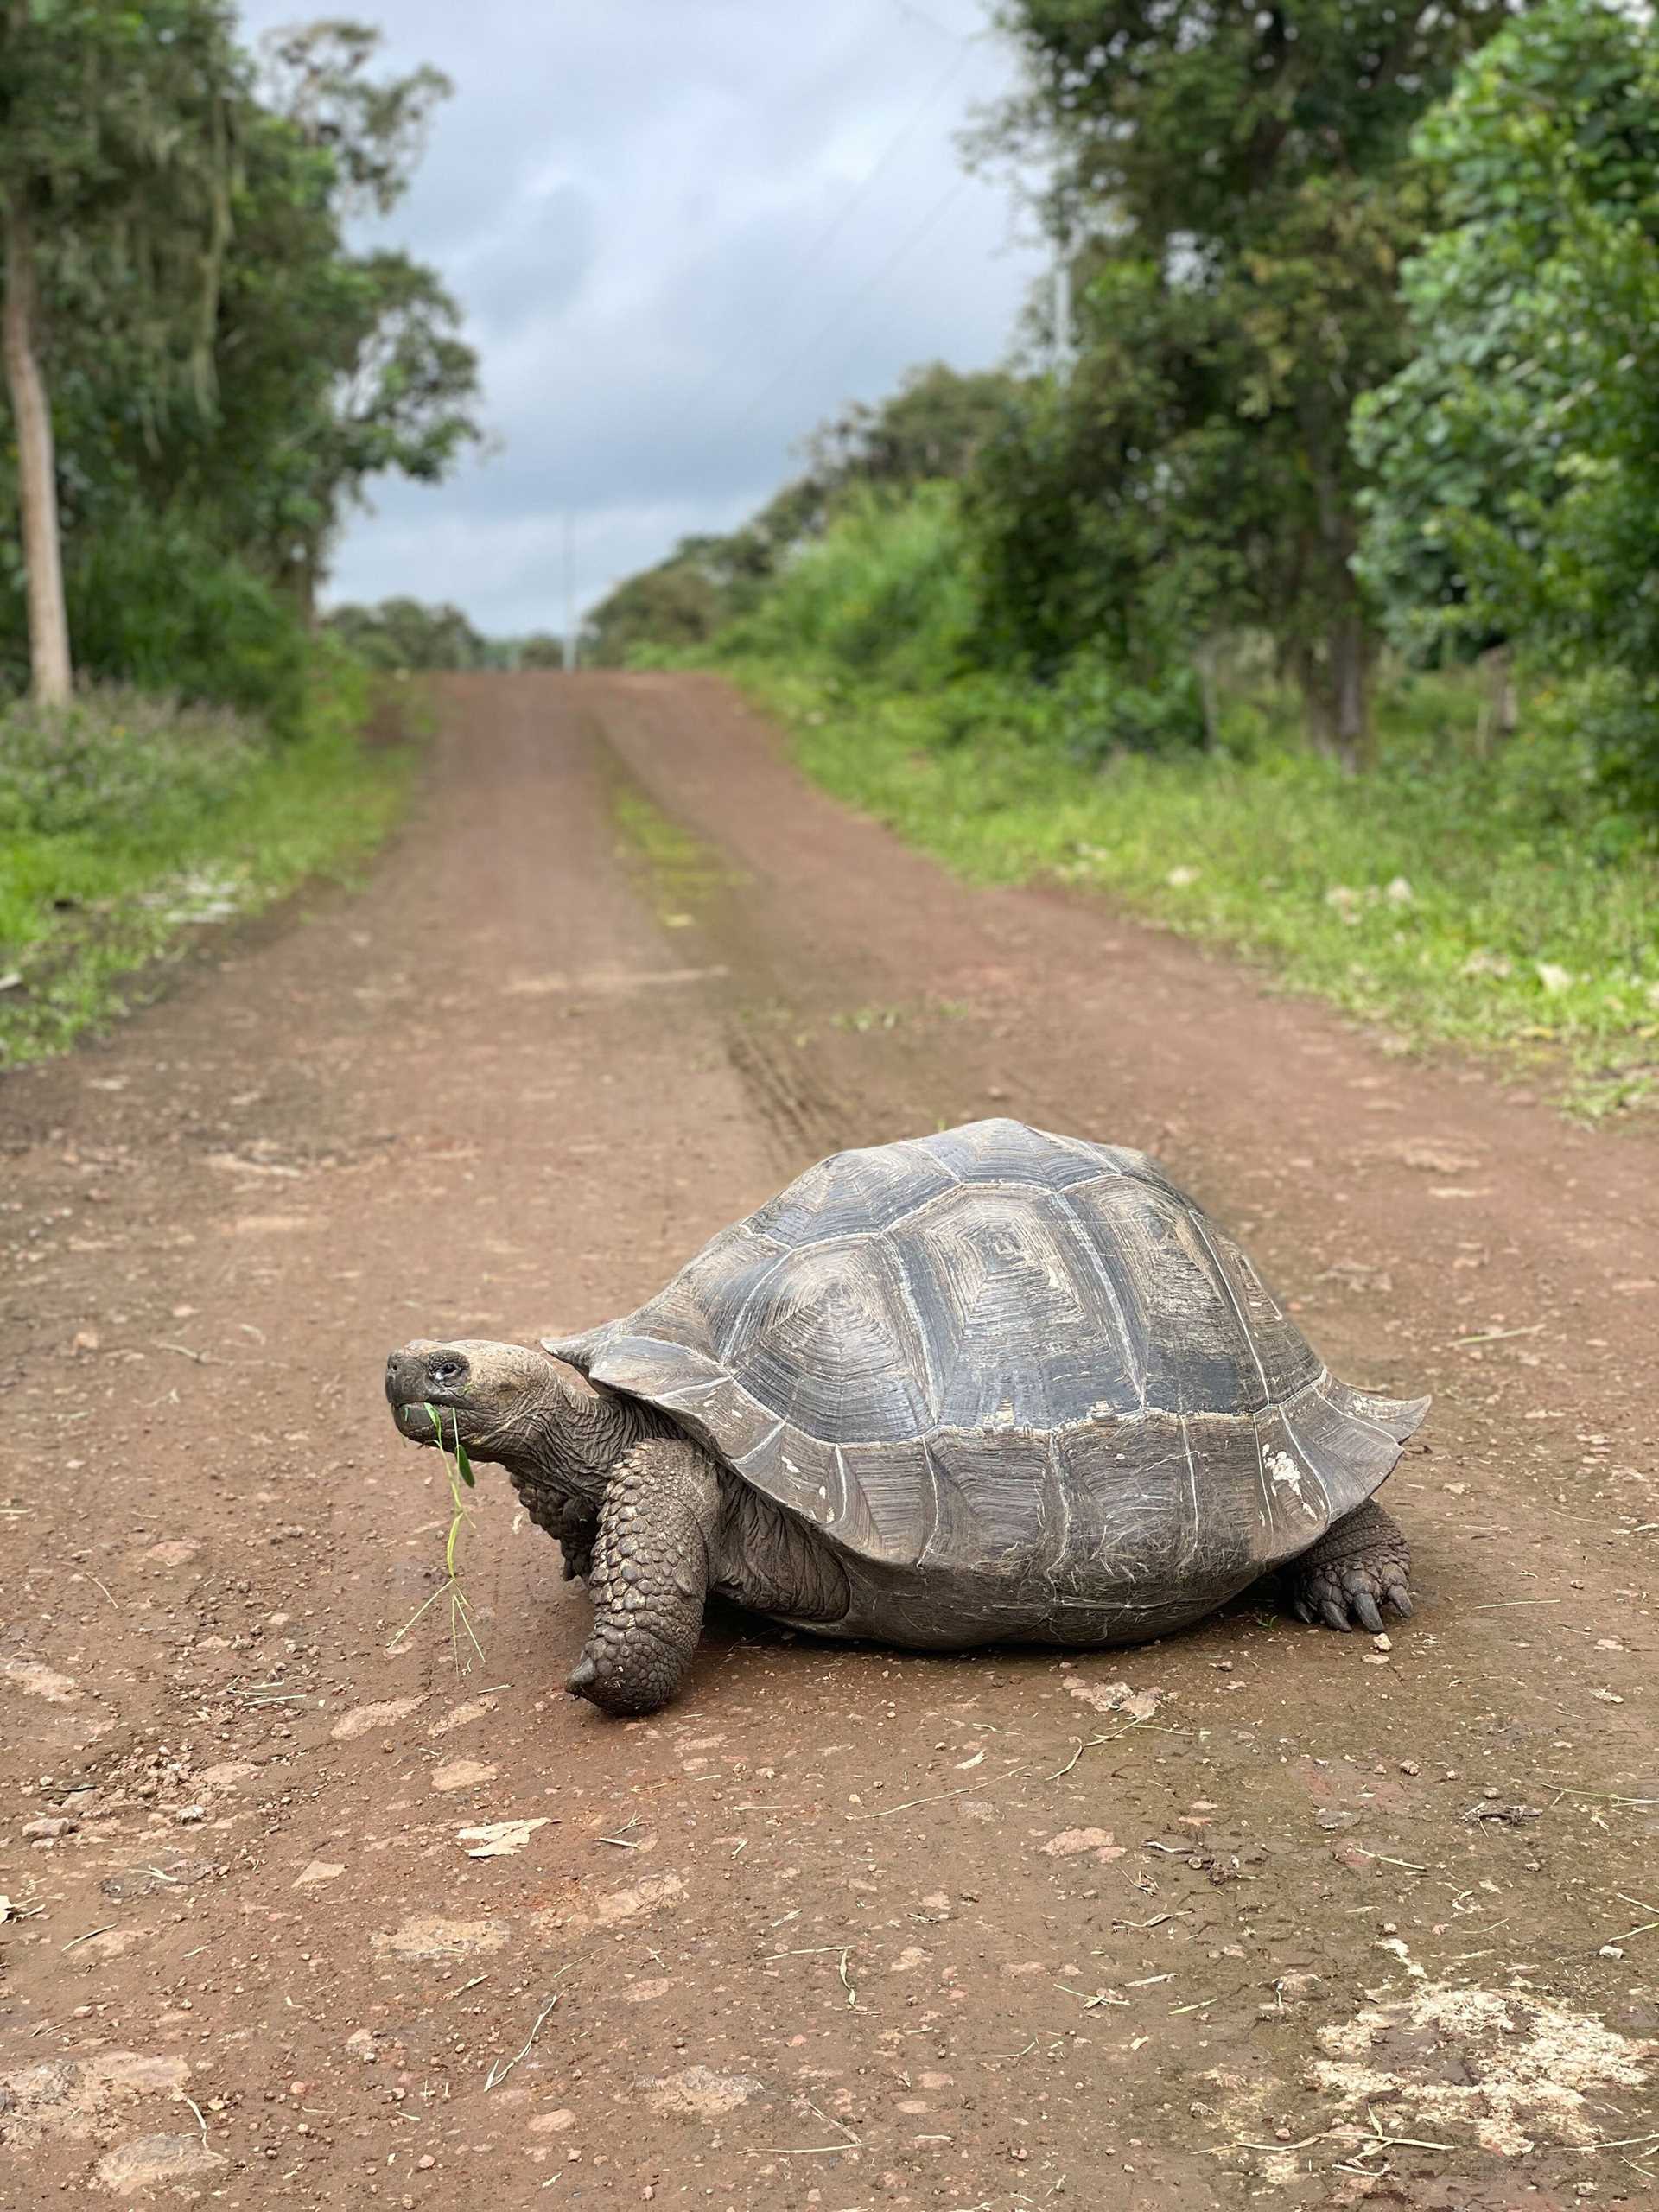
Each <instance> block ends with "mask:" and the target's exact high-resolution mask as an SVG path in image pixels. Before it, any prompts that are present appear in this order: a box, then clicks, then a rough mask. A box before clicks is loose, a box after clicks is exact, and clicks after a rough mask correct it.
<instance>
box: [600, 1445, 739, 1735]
mask: <svg viewBox="0 0 1659 2212" xmlns="http://www.w3.org/2000/svg"><path fill="white" fill-rule="evenodd" d="M719 1517H720V1478H719V1474H718V1472H717V1471H716V1469H715V1463H714V1461H713V1460H712V1459H710V1458H709V1455H708V1453H707V1452H703V1451H702V1450H700V1449H699V1448H698V1446H696V1445H695V1444H691V1443H688V1442H685V1441H683V1440H677V1439H672V1438H667V1437H661V1438H652V1439H649V1440H647V1441H646V1442H645V1443H643V1444H636V1445H635V1446H634V1447H633V1449H632V1451H631V1452H628V1453H627V1455H626V1458H624V1459H620V1461H619V1462H618V1463H617V1465H616V1466H615V1467H614V1468H613V1470H612V1472H611V1478H610V1481H609V1482H608V1483H607V1485H606V1490H605V1502H604V1503H603V1504H602V1505H601V1508H600V1511H599V1534H598V1536H597V1537H596V1539H595V1541H594V1552H593V1570H592V1577H591V1581H590V1585H589V1586H590V1588H591V1590H592V1592H593V1599H594V1630H593V1634H592V1635H591V1636H590V1637H588V1644H587V1648H586V1649H585V1650H584V1651H583V1652H582V1656H581V1658H580V1659H579V1660H578V1661H577V1662H576V1664H575V1669H574V1670H573V1672H572V1673H571V1675H570V1679H569V1682H568V1684H567V1685H566V1687H567V1688H569V1690H571V1691H572V1692H573V1693H574V1694H575V1695H576V1696H577V1697H585V1698H587V1699H588V1700H591V1702H592V1703H593V1704H594V1705H597V1706H599V1707H602V1708H603V1710H604V1711H605V1712H607V1713H654V1712H656V1710H657V1708H658V1706H662V1705H666V1704H667V1703H668V1701H669V1700H670V1699H671V1697H672V1696H673V1695H674V1694H675V1692H676V1691H677V1689H678V1688H679V1686H680V1683H681V1681H682V1680H683V1677H684V1675H685V1671H686V1669H687V1668H688V1667H689V1666H690V1663H691V1656H692V1654H693V1653H694V1652H695V1651H696V1648H697V1638H698V1637H699V1636H700V1635H701V1634H702V1605H703V1599H704V1598H705V1597H706V1596H707V1594H708V1590H709V1555H710V1553H711V1550H712V1548H713V1546H714V1542H715V1532H716V1528H717V1525H718V1522H719Z"/></svg>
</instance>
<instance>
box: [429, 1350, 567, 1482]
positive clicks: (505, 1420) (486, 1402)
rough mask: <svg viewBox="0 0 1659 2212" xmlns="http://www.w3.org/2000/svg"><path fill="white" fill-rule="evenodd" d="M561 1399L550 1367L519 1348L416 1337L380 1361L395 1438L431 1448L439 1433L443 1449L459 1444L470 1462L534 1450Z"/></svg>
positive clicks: (538, 1354) (540, 1354)
mask: <svg viewBox="0 0 1659 2212" xmlns="http://www.w3.org/2000/svg"><path fill="white" fill-rule="evenodd" d="M565 1395H566V1393H565V1390H564V1389H563V1385H562V1383H561V1380H560V1370H559V1367H558V1365H557V1363H556V1362H555V1361H554V1360H552V1359H550V1357H548V1355H547V1353H546V1352H544V1351H532V1350H531V1348H530V1347H529V1346H527V1345H524V1344H492V1343H489V1342H488V1341H487V1340H486V1339H484V1338H462V1339H461V1341H460V1342H458V1343H454V1344H434V1343H431V1342H429V1340H428V1339H426V1338H416V1340H415V1341H414V1343H412V1344H405V1345H404V1347H403V1350H402V1351H395V1352H393V1353H392V1355H391V1358H390V1359H388V1360H387V1362H386V1397H387V1399H388V1401H389V1402H390V1404H391V1417H392V1419H393V1421H396V1422H397V1428H398V1433H399V1434H400V1435H404V1436H406V1437H408V1438H409V1439H410V1441H411V1442H413V1443H416V1444H433V1445H435V1444H436V1443H437V1442H438V1441H439V1440H440V1436H442V1442H443V1445H444V1446H445V1448H446V1450H449V1451H453V1450H454V1447H455V1445H456V1443H457V1442H460V1443H461V1444H464V1445H465V1446H466V1447H467V1452H469V1453H470V1454H471V1456H472V1457H473V1458H474V1459H512V1458H515V1457H518V1456H519V1455H522V1454H524V1452H527V1451H533V1450H534V1448H535V1445H536V1442H537V1440H538V1439H539V1438H540V1436H541V1435H542V1434H543V1432H544V1430H545V1428H546V1426H547V1424H548V1422H549V1421H550V1418H551V1419H552V1420H555V1421H556V1419H557V1417H558V1414H559V1413H560V1411H561V1409H562V1408H563V1402H564V1399H565ZM429 1408H430V1410H429Z"/></svg>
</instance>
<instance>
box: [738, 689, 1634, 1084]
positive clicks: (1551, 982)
mask: <svg viewBox="0 0 1659 2212" xmlns="http://www.w3.org/2000/svg"><path fill="white" fill-rule="evenodd" d="M726 668H727V672H728V674H729V675H731V676H732V677H734V680H735V681H737V682H738V683H740V684H741V686H742V687H743V688H744V689H745V690H747V692H748V693H749V694H750V695H751V696H753V697H754V698H755V699H756V700H757V702H759V703H760V704H761V705H763V706H765V707H766V708H767V709H769V710H771V711H772V713H773V714H774V715H777V716H778V717H779V718H780V719H781V720H782V721H784V722H785V725H786V727H787V728H789V730H790V731H791V734H792V736H793V740H794V744H795V749H796V753H797V755H798V759H799V760H800V761H801V764H802V766H804V768H805V769H806V771H807V772H808V773H809V774H810V775H811V776H812V777H813V778H814V779H816V780H817V782H819V783H820V784H822V785H823V786H824V787H825V788H826V789H828V790H829V791H832V792H834V793H835V794H836V796H837V797H838V798H842V799H845V800H847V801H849V802H850V803H851V804H854V805H855V806H857V807H860V808H861V809H862V810H865V811H866V812H868V813H870V814H872V815H874V816H875V817H877V818H878V819H880V821H882V822H884V823H887V824H888V825H889V826H890V827H891V828H893V829H895V830H897V831H898V832H899V835H900V836H904V837H906V839H908V840H909V841H910V842H913V843H915V844H917V845H919V846H922V847H924V848H925V849H927V850H928V851H930V852H932V853H934V854H936V855H938V857H939V858H940V859H941V860H943V861H945V862H946V863H947V864H948V865H949V866H950V868H953V869H955V870H957V872H958V873H959V874H963V875H964V876H966V877H967V878H969V880H972V881H976V882H982V883H992V882H1000V883H1009V882H1023V881H1028V880H1033V879H1034V878H1047V879H1049V880H1058V881H1062V882H1065V883H1070V884H1076V885H1079V886H1082V887H1086V888H1090V889H1095V890H1100V891H1103V892H1107V893H1110V894H1111V896H1112V897H1113V898H1114V899H1116V900H1118V901H1120V902H1121V903H1122V904H1123V905H1124V906H1128V907H1129V908H1132V909H1134V910H1135V911H1136V912H1140V913H1141V914H1144V915H1146V916H1147V917H1149V918H1152V919H1154V920H1155V921H1158V922H1160V923H1162V924H1164V925H1166V926H1168V927H1170V928H1173V929H1175V930H1177V931H1180V932H1182V933H1183V934H1185V935H1186V936H1190V937H1193V938H1203V939H1206V940H1209V941H1212V942H1217V943H1221V944H1228V945H1231V946H1238V947H1243V948H1246V949H1248V950H1250V951H1252V952H1254V953H1255V954H1257V955H1259V956H1261V957H1263V958H1264V959H1265V960H1266V961H1267V962H1268V963H1269V964H1270V965H1271V967H1272V968H1273V969H1274V971H1275V972H1276V973H1277V975H1278V976H1280V977H1281V979H1282V981H1283V982H1284V983H1285V984H1286V985H1287V987H1288V988H1293V989H1295V990H1300V991H1307V992H1313V993H1317V994H1318V995H1320V996H1323V997H1325V998H1326V999H1329V1000H1332V1001H1334V1002H1335V1003H1336V1004H1337V1005H1338V1006H1340V1007H1343V1008H1344V1010H1346V1011H1347V1012H1349V1013H1350V1014H1354V1015H1357V1016H1359V1017H1361V1018H1363V1019H1364V1020H1368V1021H1371V1022H1376V1023H1381V1024H1383V1025H1386V1027H1388V1028H1389V1029H1390V1030H1391V1031H1392V1032H1393V1033H1395V1035H1396V1036H1397V1037H1398V1038H1399V1039H1402V1041H1406V1042H1410V1043H1416V1044H1421V1043H1424V1042H1427V1041H1430V1040H1439V1041H1444V1042H1448V1043H1452V1044H1455V1045H1458V1046H1463V1047H1465V1048H1472V1049H1476V1050H1481V1051H1487V1052H1497V1053H1499V1054H1502V1055H1503V1056H1504V1057H1506V1058H1508V1059H1509V1060H1510V1063H1511V1065H1517V1066H1519V1065H1528V1066H1529V1067H1531V1068H1532V1069H1533V1070H1534V1071H1542V1072H1543V1073H1544V1074H1545V1076H1546V1078H1547V1079H1548V1077H1549V1076H1550V1075H1552V1074H1559V1073H1564V1074H1565V1076H1566V1078H1567V1083H1566V1096H1565V1101H1564V1103H1566V1104H1567V1106H1568V1108H1569V1109H1570V1110H1572V1111H1573V1112H1576V1113H1578V1114H1580V1115H1582V1116H1586V1117H1592V1118H1593V1117H1595V1116H1600V1115H1604V1114H1606V1113H1608V1112H1611V1111H1612V1110H1614V1109H1618V1108H1621V1107H1626V1106H1630V1105H1634V1104H1637V1103H1639V1102H1641V1101H1643V1100H1649V1101H1650V1102H1651V1101H1655V1100H1656V1099H1659V858H1656V856H1655V855H1653V854H1652V853H1651V852H1643V851H1642V850H1641V849H1637V848H1636V847H1635V846H1634V845H1631V844H1629V843H1628V842H1626V841H1625V840H1624V838H1623V837H1622V836H1620V834H1619V827H1620V825H1618V823H1617V822H1616V821H1610V818H1609V815H1608V810H1607V800H1606V798H1605V793H1601V792H1595V793H1592V791H1591V789H1590V785H1589V779H1588V775H1587V772H1580V762H1579V759H1578V755H1577V753H1576V751H1575V748H1574V744H1573V736H1572V732H1571V728H1570V720H1571V702H1570V701H1568V702H1564V703H1560V702H1558V704H1557V705H1556V707H1555V708H1554V718H1553V719H1551V718H1550V716H1549V715H1541V717H1540V722H1539V728H1538V729H1537V731H1536V733H1535V734H1533V735H1530V736H1529V735H1521V736H1517V737H1516V738H1514V739H1511V740H1510V741H1508V742H1507V744H1506V745H1505V746H1504V747H1503V748H1502V749H1501V750H1500V752H1499V753H1498V755H1497V759H1496V760H1489V761H1488V760H1476V759H1474V758H1473V757H1472V756H1471V753H1469V751H1468V750H1467V749H1466V747H1462V746H1460V745H1456V744H1447V743H1446V741H1445V739H1444V733H1441V734H1440V741H1439V742H1438V743H1437V742H1436V741H1435V738H1434V737H1433V735H1432V734H1430V733H1428V732H1427V731H1424V730H1422V729H1421V728H1417V729H1414V728H1413V723H1414V720H1416V721H1421V719H1422V716H1423V713H1424V702H1425V700H1427V702H1429V703H1431V704H1432V703H1433V701H1434V699H1435V697H1436V696H1437V695H1436V694H1435V693H1434V692H1433V688H1432V687H1430V688H1429V689H1428V690H1424V691H1420V692H1419V693H1417V694H1416V695H1414V699H1415V704H1414V703H1413V699H1412V698H1410V697H1408V698H1404V699H1402V700H1396V701H1395V702H1393V708H1392V720H1393V723H1394V729H1393V731H1392V733H1391V738H1392V741H1391V742H1390V743H1389V745H1388V746H1386V747H1385V748H1384V753H1383V763H1382V765H1380V766H1378V767H1376V769H1374V770H1373V771H1372V772H1370V774H1368V775H1366V776H1363V777H1361V778H1359V779H1350V778H1346V777H1344V776H1343V775H1341V774H1340V773H1339V772H1338V771H1337V770H1336V769H1334V768H1333V767H1332V766H1330V765H1329V764H1328V763H1326V762H1325V761H1323V760H1319V759H1318V758H1316V757H1313V755H1311V754H1309V753H1306V752H1305V751H1302V750H1299V749H1296V748H1294V747H1292V746H1289V745H1282V746H1281V745H1278V744H1275V743H1274V742H1272V741H1261V740H1260V739H1258V741H1257V744H1256V747H1255V750H1254V753H1253V754H1252V756H1251V757H1246V758H1239V757H1237V756H1230V755H1229V754H1227V753H1220V754H1215V755H1208V754H1194V753H1185V754H1182V755H1179V756H1174V757H1171V756H1167V755H1166V756H1164V757H1160V758H1152V757H1147V756H1143V755H1135V754H1121V755H1118V756H1116V757H1115V758H1111V759H1109V760H1106V761H1105V762H1103V763H1098V764H1097V763H1095V762H1093V761H1090V760H1089V759H1087V758H1086V757H1079V756H1080V754H1081V753H1083V748H1082V747H1079V748H1077V750H1074V751H1068V749H1067V747H1065V745H1063V744H1057V743H1056V742H1054V738H1053V733H1052V729H1051V728H1047V727H1046V725H1039V726H1038V727H1037V728H1035V730H1033V717H1032V715H1031V713H1030V710H1029V706H1028V703H1027V701H1026V700H1025V699H1024V698H1023V697H1022V696H1021V695H1020V693H1019V692H1018V691H1017V690H1016V689H1015V687H1014V686H1013V685H1006V686H999V685H997V684H995V683H987V682H986V681H985V680H984V679H976V680H975V681H974V683H973V685H972V688H971V690H967V689H966V688H965V687H964V688H963V690H961V691H960V692H958V691H957V688H956V687H950V686H945V687H941V688H939V689H937V690H933V691H931V692H928V693H921V692H904V691H896V690H878V689H876V688H874V687H873V686H872V687H859V686H854V685H849V683H848V682H847V681H846V679H845V678H844V677H836V676H835V675H832V674H813V673H810V672H807V673H804V672H802V671H801V669H800V668H799V666H798V664H797V666H796V667H795V668H793V669H786V668H783V667H780V666H779V664H776V663H774V662H772V661H760V660H753V659H744V660H738V661H728V662H727V663H726Z"/></svg>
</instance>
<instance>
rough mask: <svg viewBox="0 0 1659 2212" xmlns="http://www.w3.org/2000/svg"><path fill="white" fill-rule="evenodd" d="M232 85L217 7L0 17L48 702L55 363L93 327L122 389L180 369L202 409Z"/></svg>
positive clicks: (32, 647)
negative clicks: (122, 376) (121, 377)
mask: <svg viewBox="0 0 1659 2212" xmlns="http://www.w3.org/2000/svg"><path fill="white" fill-rule="evenodd" d="M241 81H242V73H241V67H240V61H239V57H238V53H237V49H236V48H235V45H234V43H233V41H232V35H231V17H230V13H229V10H228V9H227V8H226V6H224V5H222V4H220V0H149V4H147V5H146V7H145V8H144V9H143V10H142V11H140V10H137V9H136V8H121V7H116V6H111V5H108V4H100V0H4V4H3V8H0V222H3V226H4V233H5V306H4V357H5V373H6V384H7V390H8V394H9V397H10V405H11V412H12V421H13V427H14V429H15V433H16V442H17V493H18V506H19V518H20V523H21V531H22V563H23V569H24V572H25V583H26V594H27V605H28V619H29V655H30V664H31V671H32V677H33V682H34V687H35V694H36V696H37V697H39V698H40V699H41V701H42V702H46V703H48V704H57V703H60V702H62V701H64V700H66V699H67V697H68V696H69V692H70V689H71V683H72V677H73V670H72V663H71V657H70V640H69V632H68V624H67V619H66V615H65V611H64V589H63V571H62V550H61V545H60V524H59V514H58V498H57V467H56V454H55V448H54V435H53V421H52V404H51V396H50V386H51V378H50V366H51V362H52V359H53V356H54V353H56V352H57V350H58V346H59V342H60V340H67V341H68V343H69V344H70V345H72V346H73V341H74V340H75V339H76V338H79V340H81V341H82V343H83V344H85V343H86V341H87V340H88V339H89V337H90V336H91V334H97V335H98V337H99V339H100V340H102V341H103V342H105V344H106V345H107V346H109V348H110V351H111V353H113V354H114V355H115V356H117V357H118V359H120V361H121V363H122V365H123V366H124V370H125V371H126V372H127V373H128V375H129V377H130V378H134V377H135V374H136V381H135V383H134V386H133V388H134V390H135V391H136V392H138V393H140V394H143V396H144V397H146V398H147V399H149V398H153V397H154V394H155V391H156V387H157V386H158V385H163V384H165V382H166V381H167V380H168V378H172V379H173V380H174V381H177V380H178V379H179V378H181V377H182V376H184V375H187V374H188V378H189V380H190V384H191V387H192V396H193V399H194V404H196V405H197V406H199V407H202V406H205V405H206V404H207V402H208V399H209V397H210V391H211V361H210V348H209V342H208V341H209V334H210V333H211V329H212V323H213V312H214V308H215V305H216V302H217V296H218V289H219V279H220V274H221V271H222V269H223V264H224V256H225V249H226V243H227V240H228V237H229V229H230V217H229V199H230V188H231V180H232V175H233V168H234V154H235V143H234V115H235V110H236V105H237V101H238V94H239V92H240V89H241Z"/></svg>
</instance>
